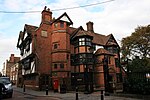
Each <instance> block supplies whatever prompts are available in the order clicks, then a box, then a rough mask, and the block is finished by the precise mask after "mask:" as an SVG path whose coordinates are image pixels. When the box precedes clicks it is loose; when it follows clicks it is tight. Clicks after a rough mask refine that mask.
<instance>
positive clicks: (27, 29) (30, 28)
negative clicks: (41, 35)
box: [17, 24, 38, 47]
mask: <svg viewBox="0 0 150 100" xmlns="http://www.w3.org/2000/svg"><path fill="white" fill-rule="evenodd" d="M37 28H38V27H36V26H32V25H27V24H25V26H24V31H23V32H22V31H20V33H19V38H18V42H17V47H19V42H20V40H23V39H24V36H25V33H26V32H27V34H28V35H31V34H32V32H33V31H35V30H36V29H37Z"/></svg>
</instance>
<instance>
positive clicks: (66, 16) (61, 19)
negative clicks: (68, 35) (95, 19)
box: [52, 12, 73, 25]
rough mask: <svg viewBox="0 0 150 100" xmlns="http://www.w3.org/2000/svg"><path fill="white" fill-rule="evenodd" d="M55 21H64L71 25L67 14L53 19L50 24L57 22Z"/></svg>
mask: <svg viewBox="0 0 150 100" xmlns="http://www.w3.org/2000/svg"><path fill="white" fill-rule="evenodd" d="M57 21H65V22H68V23H69V24H70V25H72V24H73V22H72V20H71V19H70V18H69V16H68V15H67V13H66V12H65V13H63V14H62V15H61V16H60V17H58V18H57V19H55V20H54V21H53V22H52V23H54V22H57Z"/></svg>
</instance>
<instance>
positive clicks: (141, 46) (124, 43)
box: [121, 25, 150, 58]
mask: <svg viewBox="0 0 150 100" xmlns="http://www.w3.org/2000/svg"><path fill="white" fill-rule="evenodd" d="M121 53H122V56H123V57H127V56H136V55H138V56H140V57H141V58H146V57H150V25H148V26H139V27H137V28H136V29H135V32H133V33H132V34H131V36H128V37H126V38H123V39H122V40H121Z"/></svg>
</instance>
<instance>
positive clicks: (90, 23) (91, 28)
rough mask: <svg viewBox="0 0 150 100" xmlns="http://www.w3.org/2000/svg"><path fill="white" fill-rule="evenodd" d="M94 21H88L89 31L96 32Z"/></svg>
mask: <svg viewBox="0 0 150 100" xmlns="http://www.w3.org/2000/svg"><path fill="white" fill-rule="evenodd" d="M93 24H94V23H93V22H91V21H89V22H87V23H86V25H87V31H90V32H94V29H93Z"/></svg>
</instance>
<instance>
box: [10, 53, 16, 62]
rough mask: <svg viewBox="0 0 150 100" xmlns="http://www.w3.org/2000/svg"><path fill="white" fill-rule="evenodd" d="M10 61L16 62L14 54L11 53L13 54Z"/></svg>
mask: <svg viewBox="0 0 150 100" xmlns="http://www.w3.org/2000/svg"><path fill="white" fill-rule="evenodd" d="M10 62H15V58H14V54H11V56H10Z"/></svg>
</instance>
